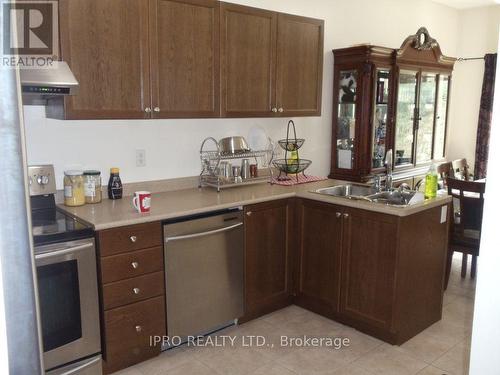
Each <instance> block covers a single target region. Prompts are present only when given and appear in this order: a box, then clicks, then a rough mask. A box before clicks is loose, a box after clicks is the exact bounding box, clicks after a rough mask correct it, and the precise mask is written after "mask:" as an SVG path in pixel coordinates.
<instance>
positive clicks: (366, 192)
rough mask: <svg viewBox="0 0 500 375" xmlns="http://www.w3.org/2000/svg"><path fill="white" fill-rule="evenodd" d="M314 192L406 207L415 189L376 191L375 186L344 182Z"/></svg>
mask: <svg viewBox="0 0 500 375" xmlns="http://www.w3.org/2000/svg"><path fill="white" fill-rule="evenodd" d="M314 193H318V194H322V195H330V196H334V197H342V198H346V199H357V200H364V201H368V202H372V203H380V204H385V205H390V206H399V207H406V206H408V205H409V204H410V201H411V199H412V198H413V196H414V195H415V194H416V191H411V190H390V191H377V190H376V189H375V188H373V187H371V186H366V185H357V184H346V185H338V186H332V187H327V188H323V189H318V190H315V191H314Z"/></svg>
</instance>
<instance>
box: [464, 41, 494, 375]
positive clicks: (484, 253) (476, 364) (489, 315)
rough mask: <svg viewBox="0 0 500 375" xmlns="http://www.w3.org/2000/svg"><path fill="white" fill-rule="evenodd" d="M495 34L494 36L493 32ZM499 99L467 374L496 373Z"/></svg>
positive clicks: (484, 374) (489, 170)
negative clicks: (496, 195)
mask: <svg viewBox="0 0 500 375" xmlns="http://www.w3.org/2000/svg"><path fill="white" fill-rule="evenodd" d="M497 35H498V33H497ZM496 90H497V92H500V65H497V75H496ZM499 127H500V96H496V97H495V103H494V110H493V126H492V128H491V139H490V142H491V143H490V154H489V159H490V160H489V161H490V162H489V164H488V184H487V185H486V195H485V201H484V202H485V204H484V216H483V224H482V233H481V248H480V254H481V256H480V257H479V258H478V261H479V262H478V269H479V271H478V273H477V285H476V299H475V304H474V323H473V329H472V347H471V359H470V372H469V373H470V375H486V374H487V375H490V374H491V375H498V374H500V356H499V355H498V342H499V340H500V319H498V317H499V316H500V293H498V291H497V286H498V285H500V272H498V271H499V270H500V252H499V251H498V212H499V211H500V202H499V200H498V199H496V197H495V194H496V192H497V191H498V185H499V184H500V169H499V168H498V163H499V162H500V128H499Z"/></svg>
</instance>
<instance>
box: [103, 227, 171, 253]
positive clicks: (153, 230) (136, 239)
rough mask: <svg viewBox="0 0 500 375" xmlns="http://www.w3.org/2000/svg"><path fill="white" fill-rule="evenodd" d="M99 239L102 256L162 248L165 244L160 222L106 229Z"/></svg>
mask: <svg viewBox="0 0 500 375" xmlns="http://www.w3.org/2000/svg"><path fill="white" fill-rule="evenodd" d="M98 238H99V251H100V255H101V256H108V255H114V254H119V253H125V252H127V251H133V250H140V249H146V248H148V247H155V246H161V245H162V243H163V235H162V230H161V224H160V222H159V221H157V222H154V223H146V224H137V225H129V226H126V227H120V228H113V229H106V230H103V231H100V232H99V234H98Z"/></svg>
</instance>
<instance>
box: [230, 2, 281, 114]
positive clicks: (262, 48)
mask: <svg viewBox="0 0 500 375" xmlns="http://www.w3.org/2000/svg"><path fill="white" fill-rule="evenodd" d="M277 19H278V14H277V13H275V12H270V11H267V10H262V9H256V8H250V7H245V6H241V5H235V4H228V3H221V72H222V88H221V92H222V115H223V116H226V117H249V116H261V117H268V116H270V115H271V114H273V112H272V109H273V108H274V107H275V103H276V89H275V81H276V25H277Z"/></svg>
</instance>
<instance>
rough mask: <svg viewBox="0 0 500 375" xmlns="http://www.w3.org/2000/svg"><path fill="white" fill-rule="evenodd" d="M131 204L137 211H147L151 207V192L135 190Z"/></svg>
mask: <svg viewBox="0 0 500 375" xmlns="http://www.w3.org/2000/svg"><path fill="white" fill-rule="evenodd" d="M132 204H133V205H134V207H135V209H136V210H137V212H140V213H144V212H149V210H150V208H151V193H150V192H149V191H136V192H135V193H134V197H133V198H132Z"/></svg>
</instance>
